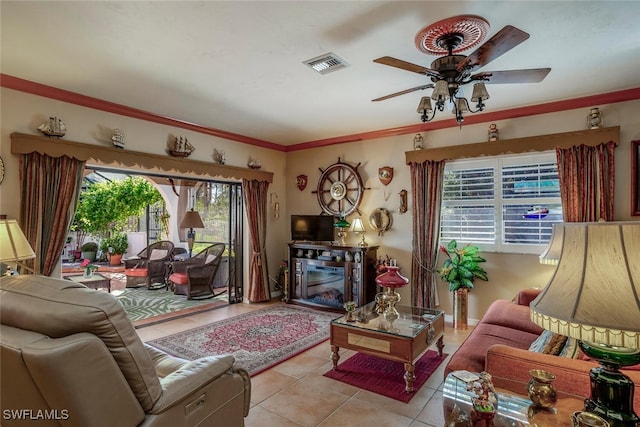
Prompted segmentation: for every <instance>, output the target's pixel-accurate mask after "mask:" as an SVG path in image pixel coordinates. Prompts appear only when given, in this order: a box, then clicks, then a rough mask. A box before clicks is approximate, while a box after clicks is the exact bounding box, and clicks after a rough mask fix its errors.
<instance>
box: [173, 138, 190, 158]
mask: <svg viewBox="0 0 640 427" xmlns="http://www.w3.org/2000/svg"><path fill="white" fill-rule="evenodd" d="M193 150H195V147H194V146H193V145H191V144H190V143H189V141H187V138H184V139H183V138H182V137H176V138H175V139H174V140H173V143H171V144H169V154H171V155H172V156H174V157H189V155H190V154H191V153H193Z"/></svg>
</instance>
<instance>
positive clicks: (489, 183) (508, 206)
mask: <svg viewBox="0 0 640 427" xmlns="http://www.w3.org/2000/svg"><path fill="white" fill-rule="evenodd" d="M561 221H562V205H561V203H560V187H559V181H558V168H557V164H556V159H555V153H553V152H548V153H541V154H529V153H527V154H522V155H518V156H500V157H491V158H487V159H481V160H477V159H474V160H459V161H455V162H450V163H448V164H447V166H446V169H445V179H444V186H443V202H442V211H441V218H440V240H441V242H442V243H443V244H446V243H447V242H449V241H450V240H452V239H455V240H457V241H458V242H461V243H474V244H477V245H479V246H481V247H482V248H483V249H484V250H493V251H497V252H517V253H540V251H542V250H543V249H544V247H545V245H546V244H547V242H548V241H549V238H550V237H551V229H552V225H553V223H555V222H561Z"/></svg>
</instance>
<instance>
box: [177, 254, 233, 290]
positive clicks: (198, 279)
mask: <svg viewBox="0 0 640 427" xmlns="http://www.w3.org/2000/svg"><path fill="white" fill-rule="evenodd" d="M224 248H225V245H224V243H214V244H213V245H211V246H208V247H206V248H205V249H203V250H202V251H200V252H199V253H198V254H197V255H195V256H193V257H191V258H189V259H188V260H185V261H175V262H173V263H172V268H173V273H172V274H171V275H170V276H169V282H170V283H172V284H173V286H174V293H175V294H176V295H186V296H187V299H189V300H190V299H205V298H213V297H215V296H218V295H220V294H222V293H224V292H226V291H227V289H226V288H225V289H224V290H222V291H218V292H217V293H216V288H215V287H214V286H213V281H214V278H215V276H216V272H217V271H218V267H219V266H220V261H221V260H222V253H223V252H224Z"/></svg>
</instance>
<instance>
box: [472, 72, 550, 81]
mask: <svg viewBox="0 0 640 427" xmlns="http://www.w3.org/2000/svg"><path fill="white" fill-rule="evenodd" d="M550 71H551V68H531V69H529V70H508V71H491V72H488V73H486V74H491V77H489V80H488V82H487V83H489V84H507V83H540V82H541V81H543V80H544V79H545V77H547V74H549V72H550ZM478 74H485V73H478ZM472 79H473V76H472Z"/></svg>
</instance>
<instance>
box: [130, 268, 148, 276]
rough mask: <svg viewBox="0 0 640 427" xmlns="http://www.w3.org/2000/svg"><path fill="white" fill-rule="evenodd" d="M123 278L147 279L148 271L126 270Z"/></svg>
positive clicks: (139, 269) (138, 269) (141, 269)
mask: <svg viewBox="0 0 640 427" xmlns="http://www.w3.org/2000/svg"><path fill="white" fill-rule="evenodd" d="M124 274H125V276H135V277H147V275H148V274H149V270H147V269H146V268H127V269H126V270H124Z"/></svg>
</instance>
